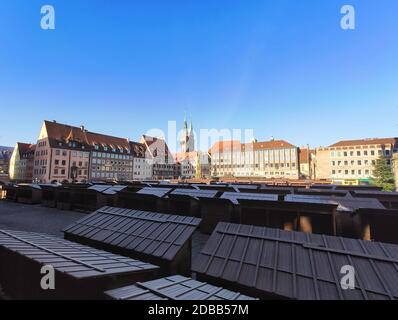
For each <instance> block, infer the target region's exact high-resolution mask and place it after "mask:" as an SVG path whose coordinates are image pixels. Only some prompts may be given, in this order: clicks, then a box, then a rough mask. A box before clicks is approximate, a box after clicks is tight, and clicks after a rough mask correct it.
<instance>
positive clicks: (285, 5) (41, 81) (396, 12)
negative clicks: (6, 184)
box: [0, 0, 398, 146]
mask: <svg viewBox="0 0 398 320" xmlns="http://www.w3.org/2000/svg"><path fill="white" fill-rule="evenodd" d="M44 4H51V5H53V6H54V7H55V10H56V30H53V31H44V30H42V29H41V28H40V19H41V14H40V8H41V6H42V5H44ZM344 4H352V5H354V6H355V9H356V30H351V31H343V30H342V29H341V28H340V19H341V16H342V15H341V14H340V8H341V7H342V6H343V5H344ZM184 111H186V112H187V115H188V116H189V115H190V114H192V117H193V120H194V126H195V128H196V129H200V128H216V129H222V128H230V129H233V128H241V129H245V128H252V129H254V132H255V136H256V138H257V139H259V140H262V139H269V138H270V137H271V136H273V137H275V138H278V139H279V138H280V139H286V140H288V141H289V142H292V143H294V144H296V145H298V146H301V145H304V144H307V143H308V144H310V145H311V146H321V145H322V146H325V145H329V144H332V143H334V142H335V141H337V140H340V139H350V138H367V137H387V136H397V135H398V134H397V129H398V118H397V115H398V1H397V0H344V1H339V0H322V1H319V0H300V1H297V0H289V1H287V0H263V1H256V0H250V1H248V0H217V1H214V0H129V1H127V0H112V1H109V0H84V1H82V0H63V1H61V0H42V1H37V0H2V1H1V3H0V117H1V122H0V145H14V143H15V142H16V141H23V142H34V141H35V140H36V139H37V136H38V134H39V130H40V125H41V122H42V120H44V119H48V120H53V119H55V120H57V121H59V122H64V123H70V124H73V125H77V126H79V125H81V124H84V125H85V126H86V128H87V129H89V130H91V131H97V132H104V133H107V134H111V135H117V136H122V137H129V138H131V139H138V138H139V137H140V135H141V134H142V133H145V132H147V130H149V129H151V128H161V129H166V127H167V121H168V120H177V121H179V126H181V125H182V123H181V122H182V120H183V117H184Z"/></svg>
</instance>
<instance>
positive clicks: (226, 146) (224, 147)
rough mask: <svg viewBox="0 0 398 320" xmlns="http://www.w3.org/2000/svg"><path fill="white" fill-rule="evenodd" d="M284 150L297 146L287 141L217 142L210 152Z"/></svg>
mask: <svg viewBox="0 0 398 320" xmlns="http://www.w3.org/2000/svg"><path fill="white" fill-rule="evenodd" d="M284 148H295V146H294V145H293V144H291V143H289V142H287V141H285V140H271V141H263V142H254V143H244V144H242V143H240V142H239V141H236V140H233V141H218V142H216V143H215V144H214V145H213V146H212V147H211V149H210V150H209V152H211V153H214V152H220V151H231V150H237V151H244V150H248V149H251V150H269V149H284Z"/></svg>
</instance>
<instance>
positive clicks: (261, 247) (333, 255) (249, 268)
mask: <svg viewBox="0 0 398 320" xmlns="http://www.w3.org/2000/svg"><path fill="white" fill-rule="evenodd" d="M346 265H350V266H353V267H354V268H355V279H356V281H355V289H353V290H343V289H342V287H341V284H340V281H341V279H342V277H343V274H341V269H342V267H343V266H346ZM193 271H195V272H197V273H198V274H199V275H204V276H203V277H201V278H200V279H203V278H206V279H207V277H210V278H212V279H216V280H221V281H223V283H227V284H229V285H228V287H229V288H232V290H237V291H241V292H246V291H249V290H252V289H254V290H256V295H258V296H260V297H261V296H263V295H264V296H266V297H280V298H289V299H311V300H324V299H325V300H328V299H331V300H340V299H341V300H344V299H349V300H351V299H397V298H398V246H397V245H393V244H385V243H377V242H369V241H362V240H356V239H348V238H341V237H332V236H326V235H317V234H309V233H302V232H288V231H283V230H278V229H270V228H264V227H255V226H248V225H236V224H230V223H219V224H218V226H217V228H216V230H215V231H214V232H213V234H212V235H211V237H210V238H209V240H208V242H207V243H206V245H205V247H204V248H203V250H202V251H201V252H200V254H199V255H198V257H197V259H196V261H195V262H194V265H193ZM226 286H227V285H226ZM246 289H247V290H246Z"/></svg>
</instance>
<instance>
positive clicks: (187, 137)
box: [180, 114, 195, 152]
mask: <svg viewBox="0 0 398 320" xmlns="http://www.w3.org/2000/svg"><path fill="white" fill-rule="evenodd" d="M180 146H181V152H191V151H194V149H195V141H194V134H193V123H192V117H191V120H190V125H189V129H188V121H187V116H186V114H185V116H184V125H183V128H182V133H181V140H180Z"/></svg>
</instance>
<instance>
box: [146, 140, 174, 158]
mask: <svg viewBox="0 0 398 320" xmlns="http://www.w3.org/2000/svg"><path fill="white" fill-rule="evenodd" d="M141 143H143V144H144V145H145V146H146V148H147V151H148V152H149V153H150V155H151V156H152V157H153V158H156V159H159V160H161V161H162V162H165V163H173V162H174V158H173V155H172V154H171V152H170V150H169V147H168V146H167V143H166V141H165V140H164V139H161V138H156V137H151V136H147V135H143V136H142V138H141Z"/></svg>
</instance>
